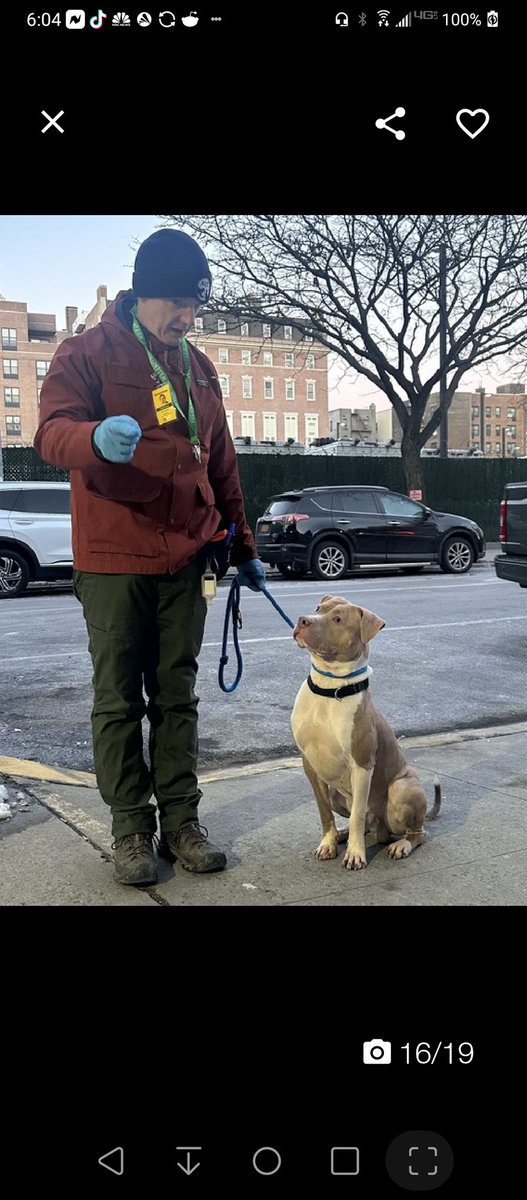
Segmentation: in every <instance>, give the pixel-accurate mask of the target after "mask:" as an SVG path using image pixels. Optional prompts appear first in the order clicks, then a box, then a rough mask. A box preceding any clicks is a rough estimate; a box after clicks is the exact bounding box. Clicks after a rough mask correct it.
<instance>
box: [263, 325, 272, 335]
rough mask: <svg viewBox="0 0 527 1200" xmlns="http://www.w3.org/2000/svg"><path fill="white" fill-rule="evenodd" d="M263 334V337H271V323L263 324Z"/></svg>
mask: <svg viewBox="0 0 527 1200" xmlns="http://www.w3.org/2000/svg"><path fill="white" fill-rule="evenodd" d="M262 334H263V337H270V336H271V326H270V325H262Z"/></svg>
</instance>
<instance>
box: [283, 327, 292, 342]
mask: <svg viewBox="0 0 527 1200" xmlns="http://www.w3.org/2000/svg"><path fill="white" fill-rule="evenodd" d="M284 337H285V340H286V342H290V341H291V339H292V337H293V328H292V326H291V325H284Z"/></svg>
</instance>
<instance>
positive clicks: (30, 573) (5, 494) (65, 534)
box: [0, 480, 73, 599]
mask: <svg viewBox="0 0 527 1200" xmlns="http://www.w3.org/2000/svg"><path fill="white" fill-rule="evenodd" d="M72 573H73V553H72V549H71V517H70V485H69V483H37V482H31V483H17V482H15V481H14V480H13V481H12V482H11V483H7V482H4V483H0V599H2V598H4V597H7V596H19V595H20V593H21V592H23V591H25V589H26V587H27V585H28V583H32V582H33V581H35V580H45V579H71V577H72Z"/></svg>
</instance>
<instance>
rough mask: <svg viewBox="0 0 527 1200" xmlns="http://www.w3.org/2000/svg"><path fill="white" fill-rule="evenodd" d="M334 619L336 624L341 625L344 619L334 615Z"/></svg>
mask: <svg viewBox="0 0 527 1200" xmlns="http://www.w3.org/2000/svg"><path fill="white" fill-rule="evenodd" d="M333 620H334V622H335V625H340V622H341V621H342V617H333Z"/></svg>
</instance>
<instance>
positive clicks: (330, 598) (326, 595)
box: [319, 592, 333, 604]
mask: <svg viewBox="0 0 527 1200" xmlns="http://www.w3.org/2000/svg"><path fill="white" fill-rule="evenodd" d="M324 600H333V596H332V595H330V593H329V592H326V594H325V596H322V599H321V600H319V604H323V603H324Z"/></svg>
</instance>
